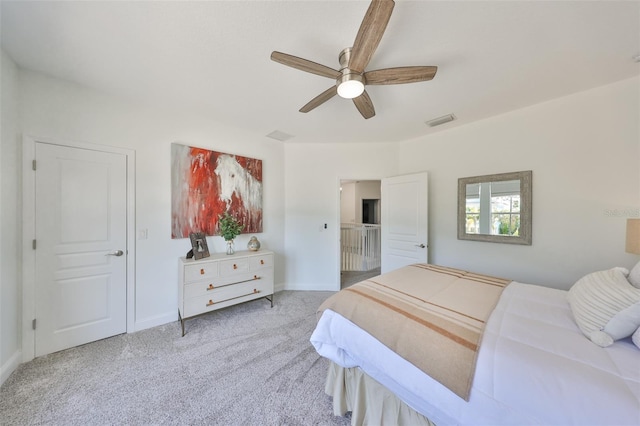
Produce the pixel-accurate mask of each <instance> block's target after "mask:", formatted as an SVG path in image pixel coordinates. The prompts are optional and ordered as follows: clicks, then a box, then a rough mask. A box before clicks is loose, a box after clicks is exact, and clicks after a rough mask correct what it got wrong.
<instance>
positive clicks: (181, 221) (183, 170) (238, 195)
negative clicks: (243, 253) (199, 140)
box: [171, 144, 262, 238]
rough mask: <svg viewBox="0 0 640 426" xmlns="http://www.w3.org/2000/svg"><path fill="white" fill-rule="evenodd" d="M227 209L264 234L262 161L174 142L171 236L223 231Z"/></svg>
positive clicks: (248, 228)
mask: <svg viewBox="0 0 640 426" xmlns="http://www.w3.org/2000/svg"><path fill="white" fill-rule="evenodd" d="M225 211H228V212H229V213H230V214H231V216H234V217H235V218H236V219H238V220H239V221H240V223H242V224H243V225H244V228H243V230H242V233H243V234H244V233H258V232H262V160H256V159H254V158H249V157H242V156H239V155H233V154H225V153H222V152H216V151H210V150H208V149H202V148H194V147H191V146H186V145H180V144H172V145H171V238H188V237H189V234H190V233H192V232H204V233H205V234H206V235H217V234H218V218H219V216H220V215H222V214H223V213H224V212H225Z"/></svg>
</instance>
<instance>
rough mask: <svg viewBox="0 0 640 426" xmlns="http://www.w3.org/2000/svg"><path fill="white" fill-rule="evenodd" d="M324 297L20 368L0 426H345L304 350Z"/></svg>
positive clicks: (315, 362) (153, 332)
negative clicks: (333, 411) (335, 411)
mask: <svg viewBox="0 0 640 426" xmlns="http://www.w3.org/2000/svg"><path fill="white" fill-rule="evenodd" d="M330 294H331V293H330V292H307V291H284V292H280V293H277V294H276V295H275V304H274V307H273V308H270V304H269V302H268V301H266V300H265V299H260V300H256V301H252V302H248V303H245V304H241V305H237V306H233V307H230V308H227V309H222V310H220V311H216V312H213V313H211V314H209V315H205V316H203V317H199V318H196V319H193V320H188V321H187V322H186V332H187V334H186V335H185V336H184V337H181V330H180V323H179V322H178V321H176V322H173V323H171V324H167V325H164V326H160V327H155V328H152V329H148V330H143V331H140V332H137V333H132V334H122V335H119V336H115V337H112V338H109V339H104V340H101V341H98V342H94V343H90V344H87V345H84V346H80V347H77V348H73V349H68V350H65V351H61V352H57V353H54V354H50V355H47V356H43V357H39V358H36V359H35V360H33V361H31V362H28V363H25V364H23V365H21V366H20V367H19V368H18V369H17V370H16V371H15V372H14V373H13V374H12V375H11V376H10V377H9V379H7V381H6V382H5V383H4V384H3V385H2V387H1V388H0V424H1V425H115V424H118V425H120V424H122V425H186V424H188V425H347V424H349V419H347V418H342V417H335V416H333V413H332V408H331V407H332V405H331V398H330V397H328V396H327V395H325V393H324V382H325V374H326V371H327V365H328V362H327V360H326V359H324V358H321V357H320V356H319V355H318V354H317V353H316V352H315V350H314V348H313V347H312V346H311V344H310V343H309V337H310V336H311V333H312V331H313V328H314V327H315V324H316V309H317V307H318V306H319V305H320V304H321V303H322V301H324V300H325V299H326V298H327V297H328V296H329V295H330Z"/></svg>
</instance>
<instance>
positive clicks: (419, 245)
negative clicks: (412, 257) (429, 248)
mask: <svg viewBox="0 0 640 426" xmlns="http://www.w3.org/2000/svg"><path fill="white" fill-rule="evenodd" d="M416 247H420V248H425V247H426V246H425V245H424V244H416Z"/></svg>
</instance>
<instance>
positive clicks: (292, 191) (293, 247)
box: [285, 143, 397, 290]
mask: <svg viewBox="0 0 640 426" xmlns="http://www.w3.org/2000/svg"><path fill="white" fill-rule="evenodd" d="M396 157H397V145H395V144H375V145H371V144H333V143H327V144H293V143H292V144H286V145H285V164H286V176H285V177H286V179H285V192H286V209H285V210H286V222H287V229H286V235H285V238H286V239H285V246H286V250H287V262H286V268H287V269H286V276H285V282H286V288H288V289H296V290H337V289H339V288H340V272H339V269H340V259H339V246H338V239H339V232H340V208H339V204H338V203H339V200H340V194H339V191H340V190H339V187H340V179H355V180H377V179H381V178H383V177H388V176H394V175H396V174H397V161H396ZM310 159H312V160H310ZM325 223H326V224H327V229H324V224H325Z"/></svg>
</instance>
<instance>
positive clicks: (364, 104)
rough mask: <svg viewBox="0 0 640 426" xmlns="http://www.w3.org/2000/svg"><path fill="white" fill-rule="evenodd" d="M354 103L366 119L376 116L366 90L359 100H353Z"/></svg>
mask: <svg viewBox="0 0 640 426" xmlns="http://www.w3.org/2000/svg"><path fill="white" fill-rule="evenodd" d="M353 103H354V105H355V106H356V108H358V111H360V114H362V116H363V117H364V118H371V117H373V116H374V115H376V110H375V109H374V108H373V102H371V98H370V97H369V94H368V93H367V91H366V90H365V91H364V92H362V95H360V96H358V97H357V98H353Z"/></svg>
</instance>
